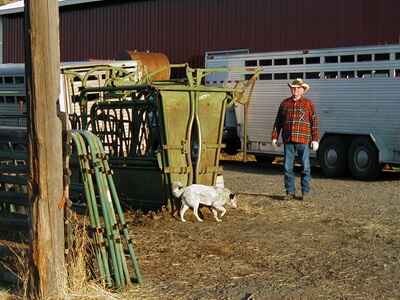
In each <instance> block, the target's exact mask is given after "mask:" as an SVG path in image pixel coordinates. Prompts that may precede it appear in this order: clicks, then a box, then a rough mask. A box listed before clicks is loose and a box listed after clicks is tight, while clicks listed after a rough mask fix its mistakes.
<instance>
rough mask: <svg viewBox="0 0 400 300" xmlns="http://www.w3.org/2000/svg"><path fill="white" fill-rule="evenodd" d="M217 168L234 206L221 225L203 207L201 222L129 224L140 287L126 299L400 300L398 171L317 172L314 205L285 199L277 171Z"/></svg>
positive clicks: (235, 165) (230, 165)
mask: <svg viewBox="0 0 400 300" xmlns="http://www.w3.org/2000/svg"><path fill="white" fill-rule="evenodd" d="M223 166H224V170H225V171H224V179H225V185H226V186H227V187H229V188H231V189H232V190H234V191H236V192H239V208H238V209H236V210H234V209H229V210H228V212H227V214H226V216H225V217H224V220H223V222H222V223H216V222H215V221H214V220H213V218H212V216H211V214H209V213H208V211H207V210H205V209H204V210H203V213H204V218H205V222H203V223H198V222H196V221H195V219H194V218H193V215H192V212H191V211H189V212H188V213H187V215H186V218H187V220H188V222H187V223H181V222H180V221H178V220H176V219H174V218H172V217H171V216H170V215H168V214H164V215H157V216H155V217H154V218H148V217H142V218H139V219H136V221H135V222H134V223H135V224H132V226H131V231H132V232H134V234H135V244H136V251H137V255H138V257H139V262H140V266H141V270H142V273H143V276H144V280H145V283H144V284H143V285H142V286H135V287H134V288H132V289H131V290H129V292H127V293H126V294H125V296H124V297H125V298H127V299H207V300H211V299H238V300H240V299H252V298H253V299H257V300H258V299H287V298H290V299H298V298H308V299H399V298H400V219H399V217H398V216H399V213H400V206H399V202H400V173H385V174H384V175H383V177H382V178H381V179H380V180H378V181H374V182H360V181H355V180H352V179H349V178H343V179H335V180H334V179H327V178H324V177H322V175H321V174H320V172H319V170H318V169H315V170H313V176H314V178H313V182H312V186H313V190H314V195H313V199H312V200H310V201H307V202H301V201H290V202H289V201H283V200H282V196H283V187H282V174H281V166H280V165H262V164H256V163H254V162H252V163H248V164H243V163H239V162H225V163H224V165H223ZM298 182H299V181H297V183H298ZM246 193H262V194H263V195H261V196H256V195H249V194H246ZM251 296H253V297H251Z"/></svg>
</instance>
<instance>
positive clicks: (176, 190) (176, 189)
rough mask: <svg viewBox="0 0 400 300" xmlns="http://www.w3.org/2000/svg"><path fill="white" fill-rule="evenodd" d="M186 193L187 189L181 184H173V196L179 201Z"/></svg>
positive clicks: (177, 182) (176, 182)
mask: <svg viewBox="0 0 400 300" xmlns="http://www.w3.org/2000/svg"><path fill="white" fill-rule="evenodd" d="M184 191H185V187H184V185H183V184H182V183H181V182H179V181H175V182H173V183H172V195H174V197H175V198H178V199H179V198H180V197H181V196H182V194H183V192H184Z"/></svg>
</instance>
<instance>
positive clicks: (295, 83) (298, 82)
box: [288, 78, 310, 93]
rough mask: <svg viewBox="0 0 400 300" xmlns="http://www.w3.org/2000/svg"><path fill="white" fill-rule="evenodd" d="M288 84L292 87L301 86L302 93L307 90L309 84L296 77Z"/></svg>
mask: <svg viewBox="0 0 400 300" xmlns="http://www.w3.org/2000/svg"><path fill="white" fill-rule="evenodd" d="M288 86H289V87H291V88H293V87H302V88H303V89H304V93H307V92H308V90H309V89H310V85H308V84H307V83H305V82H304V80H303V79H301V78H297V79H295V80H293V81H292V83H288Z"/></svg>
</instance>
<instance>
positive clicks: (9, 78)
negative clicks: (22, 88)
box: [4, 76, 14, 84]
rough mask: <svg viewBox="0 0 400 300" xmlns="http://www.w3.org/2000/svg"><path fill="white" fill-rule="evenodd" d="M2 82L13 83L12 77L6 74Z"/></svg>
mask: <svg viewBox="0 0 400 300" xmlns="http://www.w3.org/2000/svg"><path fill="white" fill-rule="evenodd" d="M4 83H5V84H13V83H14V78H13V77H12V76H6V77H4Z"/></svg>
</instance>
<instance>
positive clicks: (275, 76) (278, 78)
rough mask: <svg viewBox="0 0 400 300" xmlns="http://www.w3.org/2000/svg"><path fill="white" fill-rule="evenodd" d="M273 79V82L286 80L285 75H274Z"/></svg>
mask: <svg viewBox="0 0 400 300" xmlns="http://www.w3.org/2000/svg"><path fill="white" fill-rule="evenodd" d="M274 79H275V80H283V79H287V73H275V74H274Z"/></svg>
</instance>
